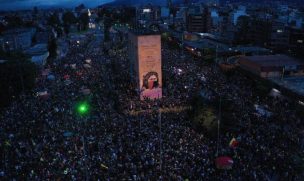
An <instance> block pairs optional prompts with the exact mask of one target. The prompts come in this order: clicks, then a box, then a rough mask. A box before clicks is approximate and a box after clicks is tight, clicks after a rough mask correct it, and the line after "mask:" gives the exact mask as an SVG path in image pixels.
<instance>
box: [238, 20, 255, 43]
mask: <svg viewBox="0 0 304 181" xmlns="http://www.w3.org/2000/svg"><path fill="white" fill-rule="evenodd" d="M249 22H250V17H249V16H240V17H239V18H238V20H237V36H236V43H237V44H249V43H250V42H251V41H250V39H249V30H250V24H249Z"/></svg>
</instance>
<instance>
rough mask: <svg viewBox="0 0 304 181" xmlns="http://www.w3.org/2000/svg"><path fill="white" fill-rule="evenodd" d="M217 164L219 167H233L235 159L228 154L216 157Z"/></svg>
mask: <svg viewBox="0 0 304 181" xmlns="http://www.w3.org/2000/svg"><path fill="white" fill-rule="evenodd" d="M215 165H216V168H218V169H232V165H233V160H232V158H230V157H228V156H222V157H218V158H216V159H215Z"/></svg>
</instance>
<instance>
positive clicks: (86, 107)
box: [77, 102, 89, 115]
mask: <svg viewBox="0 0 304 181" xmlns="http://www.w3.org/2000/svg"><path fill="white" fill-rule="evenodd" d="M77 112H78V113H79V114H80V115H84V114H86V113H88V112H89V105H88V104H87V103H85V102H84V103H80V104H79V105H78V106H77Z"/></svg>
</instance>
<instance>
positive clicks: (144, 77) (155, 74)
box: [137, 35, 162, 100]
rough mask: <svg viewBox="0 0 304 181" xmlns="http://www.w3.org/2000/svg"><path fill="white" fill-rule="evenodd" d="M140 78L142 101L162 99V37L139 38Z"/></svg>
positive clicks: (143, 36)
mask: <svg viewBox="0 0 304 181" xmlns="http://www.w3.org/2000/svg"><path fill="white" fill-rule="evenodd" d="M137 41H138V42H137V43H138V69H139V70H138V76H139V77H138V78H139V86H140V87H139V88H140V99H141V100H143V99H145V98H149V99H159V98H161V97H162V71H161V37H160V35H141V36H138V39H137Z"/></svg>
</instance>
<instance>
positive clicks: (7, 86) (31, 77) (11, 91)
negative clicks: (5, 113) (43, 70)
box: [0, 51, 37, 107]
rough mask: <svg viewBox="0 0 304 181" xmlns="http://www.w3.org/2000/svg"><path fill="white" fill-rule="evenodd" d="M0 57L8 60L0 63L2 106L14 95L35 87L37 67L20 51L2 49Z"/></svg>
mask: <svg viewBox="0 0 304 181" xmlns="http://www.w3.org/2000/svg"><path fill="white" fill-rule="evenodd" d="M0 58H1V59H5V60H8V61H6V62H4V63H2V64H0V107H2V106H5V105H7V104H8V103H9V102H10V100H11V99H12V96H16V95H18V94H19V93H20V92H21V91H27V90H31V89H32V88H33V87H34V85H35V78H36V76H37V67H36V65H35V64H34V63H32V62H31V61H30V60H29V58H28V57H26V56H25V55H24V54H22V53H20V52H14V53H7V52H3V51H0Z"/></svg>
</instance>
